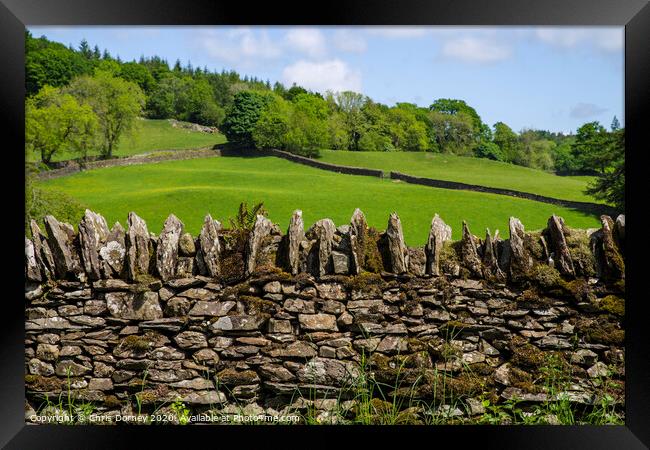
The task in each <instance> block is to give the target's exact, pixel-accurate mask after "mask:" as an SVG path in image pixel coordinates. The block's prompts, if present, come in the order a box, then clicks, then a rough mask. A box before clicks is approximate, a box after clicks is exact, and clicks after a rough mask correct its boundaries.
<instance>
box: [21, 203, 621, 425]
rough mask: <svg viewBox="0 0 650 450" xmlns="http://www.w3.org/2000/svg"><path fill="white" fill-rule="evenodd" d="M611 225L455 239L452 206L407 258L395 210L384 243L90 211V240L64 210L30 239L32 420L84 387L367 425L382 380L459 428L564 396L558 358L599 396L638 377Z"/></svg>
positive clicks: (100, 406) (317, 228) (372, 237)
mask: <svg viewBox="0 0 650 450" xmlns="http://www.w3.org/2000/svg"><path fill="white" fill-rule="evenodd" d="M601 222H602V227H601V228H600V229H597V230H575V229H570V228H568V227H567V226H566V225H565V224H564V222H563V220H562V219H561V218H560V217H556V216H553V217H551V218H550V219H549V221H548V226H547V228H546V229H545V230H543V231H541V232H534V233H531V232H526V231H525V229H524V226H523V224H522V223H521V222H520V221H519V220H517V219H516V218H511V219H510V221H509V224H508V226H509V237H508V238H507V239H503V238H501V237H500V236H499V235H498V233H495V234H494V235H492V234H491V233H490V232H489V231H487V232H486V236H485V238H483V239H482V238H480V237H478V236H475V235H473V234H472V232H471V230H470V229H469V227H468V225H467V224H466V223H464V224H463V233H462V239H461V240H460V241H457V242H453V241H451V228H450V227H449V226H448V225H447V224H445V223H444V221H443V220H442V218H440V217H439V216H438V215H436V216H435V217H434V218H433V219H432V222H431V231H430V233H429V238H428V241H427V244H426V245H425V246H424V247H407V246H406V244H405V241H404V238H403V234H402V224H401V221H400V219H399V217H398V216H397V214H395V213H393V214H391V215H390V216H389V219H388V222H387V229H386V230H385V231H384V232H379V231H378V230H375V229H374V228H370V227H368V225H367V223H366V220H365V217H364V215H363V213H362V212H361V211H360V210H356V211H355V212H354V214H353V216H352V218H351V221H350V224H345V225H340V226H338V227H337V226H336V225H335V224H334V223H333V222H332V221H331V220H330V219H323V220H319V221H318V222H316V223H315V224H314V225H313V226H312V227H310V228H309V229H308V230H305V229H304V224H303V220H302V213H301V211H299V210H298V211H295V212H294V214H293V216H292V217H291V220H290V225H289V227H288V229H287V232H286V233H285V234H283V233H282V231H281V230H280V228H279V227H278V226H277V225H276V224H274V223H272V222H271V221H269V220H268V219H267V218H266V217H264V216H257V220H256V222H255V224H254V226H253V227H252V228H251V229H250V230H247V229H239V230H230V229H224V228H223V227H222V226H221V224H220V223H219V222H218V221H216V220H214V219H212V217H210V216H206V218H205V221H204V224H203V227H202V229H201V231H200V233H199V235H198V236H196V237H194V236H191V235H190V234H189V233H187V232H186V231H185V230H184V226H183V223H182V222H181V221H180V220H179V219H178V218H177V217H175V216H174V215H170V216H169V218H168V219H167V221H166V222H165V224H164V228H163V230H162V231H161V233H160V234H159V235H154V234H153V233H151V232H150V231H149V230H148V228H147V224H146V223H145V221H144V220H142V219H141V218H140V217H139V216H137V215H136V214H135V213H130V214H129V216H128V220H127V228H126V229H125V228H124V227H122V226H121V225H120V224H119V223H116V224H114V225H113V226H112V227H111V228H109V227H108V224H107V223H106V220H105V219H104V218H103V217H102V216H101V215H99V214H96V213H94V212H92V211H86V213H85V215H84V217H83V218H82V220H81V222H80V223H79V226H78V231H77V232H75V229H74V228H73V227H72V226H71V225H70V224H66V223H61V222H59V221H57V220H56V218H54V217H52V216H48V217H47V218H46V219H45V230H44V231H45V233H44V232H43V230H41V229H40V228H39V226H38V225H37V224H36V223H35V222H32V223H31V227H30V228H31V229H30V232H31V238H27V237H26V238H25V277H26V282H25V301H26V308H25V320H26V325H25V329H26V341H25V373H26V375H25V388H26V396H27V400H28V406H27V409H28V410H29V411H32V410H38V409H39V408H40V407H42V405H43V402H44V401H45V400H44V399H50V401H54V402H56V399H57V398H60V395H61V394H62V393H67V392H68V391H71V395H72V396H73V397H74V398H77V399H79V400H83V401H91V402H93V403H94V404H95V405H96V408H97V411H99V412H101V413H102V414H104V415H106V416H111V415H119V414H132V413H134V412H135V411H137V410H142V409H143V408H144V410H148V411H152V410H155V409H158V408H165V407H166V406H165V405H169V404H170V403H171V402H174V401H177V400H180V401H182V402H183V403H185V404H186V405H187V406H188V407H189V408H191V410H192V411H199V412H200V411H206V410H208V411H221V412H223V411H230V412H233V411H235V410H236V409H237V408H239V407H244V408H248V409H247V410H248V411H249V412H250V411H253V412H256V413H260V412H265V413H267V414H282V413H287V412H288V411H304V410H305V408H307V407H308V406H312V407H314V408H316V410H317V411H318V414H319V417H330V418H331V417H333V416H332V412H331V409H332V408H333V407H334V406H333V405H334V404H335V403H336V404H337V405H338V406H337V407H338V408H340V407H341V405H343V407H344V408H348V410H347V412H346V414H355V412H354V411H355V410H354V401H353V399H354V398H355V395H356V394H357V393H358V389H359V385H358V383H359V380H360V379H363V378H362V377H361V375H362V374H366V375H368V374H370V375H371V376H372V378H373V379H374V380H376V382H378V383H383V384H382V385H383V386H385V387H384V389H383V394H382V395H384V396H388V397H385V398H389V399H390V398H391V396H393V395H394V396H397V397H398V398H405V397H409V398H416V399H420V400H422V401H425V402H429V403H432V404H437V405H439V406H438V407H439V408H442V407H443V406H444V407H446V408H448V410H449V412H450V413H452V414H453V415H457V416H458V417H459V420H462V418H466V419H468V418H470V417H473V416H474V417H476V416H480V414H482V413H483V412H484V410H483V406H482V403H481V401H482V400H484V399H489V400H490V401H492V402H493V403H496V402H499V401H504V400H507V399H512V398H515V397H516V398H520V399H523V400H524V401H526V402H533V403H534V402H544V401H546V400H549V399H550V396H555V395H557V393H550V392H549V391H548V390H546V389H545V377H544V374H545V373H546V372H545V371H546V370H548V367H549V366H550V365H554V367H555V366H557V367H559V368H561V369H562V373H568V374H569V375H568V376H569V377H570V383H569V384H568V385H567V386H568V387H565V392H564V394H563V395H566V396H568V398H569V399H570V400H571V401H572V402H576V403H579V404H582V405H586V406H588V405H593V404H596V403H598V402H599V400H600V396H602V395H603V391H602V383H600V384H599V382H598V380H600V379H601V378H602V377H605V376H608V377H613V378H615V379H618V380H619V381H620V383H619V385H620V386H623V385H624V384H623V382H624V372H623V361H624V349H623V343H624V327H623V311H624V305H625V300H624V299H625V287H624V286H625V285H624V282H625V268H624V242H625V218H624V216H619V217H618V218H617V219H616V220H613V219H611V218H610V217H607V216H603V217H601ZM443 385H444V386H445V387H446V388H445V390H444V391H442V390H441V388H440V387H441V386H443ZM599 386H600V388H599ZM375 394H376V395H379V394H378V392H377V391H375ZM618 394H619V396H618V397H617V398H618V399H619V401H620V402H621V403H620V404H619V406H618V407H619V408H622V387H621V388H620V392H618ZM385 398H384V399H385ZM335 399H339V400H340V401H338V402H337V401H336V400H335ZM459 399H460V401H458V400H459ZM377 401H379V402H381V401H383V400H379V399H377ZM452 402H453V403H452ZM409 404H410V403H409ZM407 406H408V404H407V405H406V406H405V407H404V408H406V409H408V408H407ZM406 409H405V410H406ZM407 412H408V413H409V414H411V416H414V417H416V418H417V417H420V419H421V414H423V413H422V411H421V410H420V411H418V410H417V408H416V409H415V410H413V409H411V410H408V411H407ZM418 414H420V416H418ZM420 419H416V420H420Z"/></svg>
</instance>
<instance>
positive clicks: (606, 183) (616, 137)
mask: <svg viewBox="0 0 650 450" xmlns="http://www.w3.org/2000/svg"><path fill="white" fill-rule="evenodd" d="M602 160H603V162H602V164H604V165H606V166H607V167H608V168H607V169H605V171H604V172H603V173H602V174H601V176H600V177H599V178H598V179H596V181H594V182H593V183H592V184H591V185H590V186H589V187H588V189H587V191H586V192H587V194H589V195H593V196H594V197H596V198H598V199H600V200H605V201H606V202H608V203H611V204H613V205H616V206H617V207H619V208H620V209H621V210H625V130H624V129H620V130H617V131H614V132H612V133H611V136H610V137H609V139H608V142H607V149H606V155H604V156H602Z"/></svg>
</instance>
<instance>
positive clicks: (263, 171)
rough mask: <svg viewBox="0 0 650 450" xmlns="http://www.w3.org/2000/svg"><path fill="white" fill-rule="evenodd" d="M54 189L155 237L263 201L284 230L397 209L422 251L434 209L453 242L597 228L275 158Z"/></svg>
mask: <svg viewBox="0 0 650 450" xmlns="http://www.w3.org/2000/svg"><path fill="white" fill-rule="evenodd" d="M39 185H40V187H42V188H43V189H46V190H47V189H60V190H61V191H63V192H65V193H67V194H69V195H71V196H73V197H74V198H76V199H78V200H79V201H80V202H82V203H84V204H86V205H88V206H89V207H90V208H93V209H94V210H96V211H98V212H100V213H102V214H104V215H105V216H106V218H107V220H108V221H109V224H111V225H112V224H113V223H114V222H115V221H120V222H121V223H122V224H123V225H124V224H125V221H126V216H127V214H128V212H129V211H136V212H137V213H138V214H139V215H141V216H142V217H143V218H144V219H145V220H146V221H147V223H148V224H149V227H150V228H149V229H150V231H153V232H155V233H156V234H158V233H159V232H160V230H161V229H162V224H163V222H164V220H165V218H166V217H167V215H168V214H169V213H172V212H173V213H174V214H176V215H177V216H178V217H179V218H180V219H181V220H182V221H183V222H184V223H185V225H186V228H187V229H188V231H190V232H192V233H193V234H195V235H196V234H197V233H198V231H199V230H200V227H201V224H202V221H203V217H204V216H205V214H206V213H208V212H209V213H210V214H212V216H213V217H214V218H216V219H219V220H221V221H223V222H226V221H227V218H228V217H230V216H233V215H234V214H235V212H236V210H237V207H238V205H239V203H240V202H241V201H247V202H249V203H252V202H256V201H264V203H265V205H266V207H267V209H268V210H269V212H270V215H269V217H270V218H271V220H273V221H274V222H276V223H279V224H280V225H281V226H282V227H283V228H286V227H287V225H288V222H289V218H290V215H291V212H292V211H293V210H294V209H297V208H299V209H302V210H303V214H304V219H305V225H306V226H307V227H308V226H310V225H311V224H312V223H313V222H314V221H316V220H318V219H322V218H325V217H329V218H331V219H332V220H334V222H335V223H336V224H337V225H342V224H347V223H349V220H350V216H351V215H352V212H353V211H354V208H356V207H359V208H361V209H362V210H363V211H364V212H365V213H366V216H367V218H368V221H369V223H370V225H372V226H375V227H377V228H380V229H384V228H385V227H386V222H387V220H388V215H389V213H390V212H391V211H397V212H398V214H399V215H400V218H401V219H402V224H403V227H404V234H405V238H406V241H407V243H408V244H409V245H423V244H424V243H425V242H426V238H427V235H428V232H429V226H430V223H431V218H432V216H433V214H434V213H439V214H440V216H441V217H442V218H443V219H444V220H445V221H446V222H447V223H448V224H449V225H451V227H452V229H453V234H454V238H455V239H458V238H460V233H461V222H462V220H463V219H465V220H467V222H468V224H469V226H470V228H471V230H472V231H473V232H474V234H477V235H481V236H482V235H484V233H485V228H486V227H489V228H490V229H491V230H492V231H494V230H495V229H499V230H501V235H502V236H505V237H507V224H508V217H509V216H511V215H514V216H516V217H519V218H520V219H521V220H522V222H523V223H524V225H525V226H526V229H528V230H533V229H541V228H543V227H545V226H546V221H547V220H548V217H549V216H550V215H551V214H553V213H555V214H559V215H561V216H563V217H564V218H565V220H566V222H567V225H569V226H571V227H576V228H587V227H597V226H598V221H597V220H596V218H595V217H592V216H588V215H585V214H583V213H580V212H576V211H573V210H569V209H566V208H560V207H557V206H553V205H548V204H544V203H538V202H532V201H528V200H523V199H517V198H511V197H506V196H500V195H492V194H482V193H477V192H465V191H452V190H444V189H434V188H429V187H425V186H416V185H409V184H406V183H402V182H397V181H393V180H381V179H378V178H372V177H360V176H352V175H341V174H336V173H332V172H326V171H323V170H319V169H314V168H311V167H306V166H303V165H299V164H295V163H291V162H289V161H286V160H283V159H280V158H275V157H259V158H237V157H219V158H206V159H194V160H184V161H169V162H160V163H153V164H147V165H139V166H125V167H111V168H105V169H97V170H91V171H86V172H81V173H77V174H74V175H72V176H69V177H64V178H58V179H53V180H48V181H44V182H41V183H39Z"/></svg>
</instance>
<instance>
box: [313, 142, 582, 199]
mask: <svg viewBox="0 0 650 450" xmlns="http://www.w3.org/2000/svg"><path fill="white" fill-rule="evenodd" d="M321 154H322V157H321V158H320V159H321V160H322V161H325V162H329V163H334V164H342V165H346V166H357V167H369V168H373V169H381V170H384V171H386V172H389V171H396V172H402V173H405V174H408V175H414V176H419V177H427V178H436V179H439V180H448V181H457V182H461V183H468V184H477V185H481V186H490V187H498V188H504V189H514V190H517V191H522V192H531V193H534V194H539V195H545V196H548V197H554V198H560V199H565V200H574V201H584V202H595V200H594V199H593V198H592V197H590V196H588V195H586V194H584V193H583V191H584V189H585V188H586V186H587V183H588V182H589V181H590V180H591V179H593V177H560V176H557V175H553V174H550V173H547V172H544V171H541V170H535V169H529V168H527V167H522V166H516V165H514V164H506V163H501V162H497V161H491V160H487V159H479V158H469V157H462V156H453V155H443V154H439V153H411V152H390V153H384V152H349V151H333V150H326V151H323V152H321Z"/></svg>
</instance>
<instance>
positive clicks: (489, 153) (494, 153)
mask: <svg viewBox="0 0 650 450" xmlns="http://www.w3.org/2000/svg"><path fill="white" fill-rule="evenodd" d="M474 155H476V156H477V157H478V158H487V159H492V160H494V161H505V159H506V156H505V155H504V153H503V151H502V150H501V149H500V148H499V146H498V145H497V144H495V143H494V142H489V141H488V142H482V143H480V144H479V145H478V147H476V148H475V149H474Z"/></svg>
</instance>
